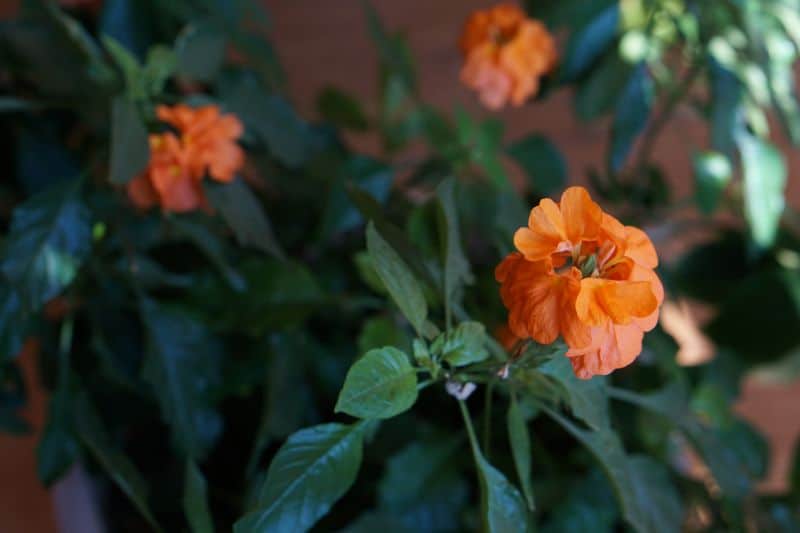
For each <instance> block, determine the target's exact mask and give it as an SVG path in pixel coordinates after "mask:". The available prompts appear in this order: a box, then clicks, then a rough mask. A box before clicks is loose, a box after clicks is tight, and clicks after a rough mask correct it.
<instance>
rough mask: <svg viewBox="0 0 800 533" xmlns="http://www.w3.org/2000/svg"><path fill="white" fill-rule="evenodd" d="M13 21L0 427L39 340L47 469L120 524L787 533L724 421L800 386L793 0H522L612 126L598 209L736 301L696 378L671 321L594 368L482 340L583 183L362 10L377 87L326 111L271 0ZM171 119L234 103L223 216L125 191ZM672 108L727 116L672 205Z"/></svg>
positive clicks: (554, 153) (50, 477) (51, 10)
mask: <svg viewBox="0 0 800 533" xmlns="http://www.w3.org/2000/svg"><path fill="white" fill-rule="evenodd" d="M20 4H21V5H20V9H19V12H18V13H17V15H16V17H15V18H14V19H11V20H5V21H2V22H0V57H2V59H3V61H2V67H0V124H2V126H3V127H2V130H1V131H2V132H3V133H1V134H0V135H2V136H3V138H4V139H5V141H6V142H4V143H2V145H1V146H2V148H0V150H2V151H3V153H4V155H5V156H6V160H7V161H9V162H11V164H10V165H9V166H8V171H9V173H10V176H9V178H8V179H6V180H4V181H3V183H2V184H0V197H2V199H3V202H2V206H3V210H2V213H1V214H2V217H3V222H4V223H3V228H4V234H3V237H2V256H1V257H0V297H1V298H2V301H0V346H2V348H3V350H4V351H3V355H4V356H5V357H4V359H3V360H2V362H0V363H2V373H0V377H1V378H2V380H3V387H2V392H0V415H2V416H0V423H1V424H0V425H1V427H2V428H3V429H4V430H5V431H7V432H10V433H20V432H24V431H25V430H26V429H27V428H26V425H25V423H24V421H23V420H22V419H21V418H20V414H19V410H20V409H21V407H22V406H24V404H25V390H24V382H23V380H22V379H21V377H20V370H19V362H18V360H17V358H16V357H17V355H18V354H19V353H20V352H21V351H23V346H26V347H27V346H29V345H30V343H31V342H35V343H36V344H37V345H38V346H40V349H39V350H38V352H37V354H38V368H39V370H40V374H41V376H40V377H41V381H42V383H44V384H45V385H46V386H47V387H48V388H49V389H50V391H51V397H50V401H49V408H48V420H47V425H46V428H45V430H44V432H43V434H42V436H41V440H40V444H39V450H38V458H39V468H38V473H39V476H40V477H41V478H42V481H43V482H45V483H48V484H50V483H53V482H55V481H57V480H58V479H59V478H60V477H61V476H62V475H63V474H64V473H65V472H66V471H67V470H68V468H69V467H70V466H71V465H72V464H73V463H74V462H76V461H79V462H80V463H81V464H83V465H84V466H85V467H86V468H87V469H89V470H90V472H91V473H92V474H93V479H94V480H95V481H96V483H97V485H98V490H99V491H100V492H99V494H102V501H103V502H104V515H105V519H106V520H107V521H108V523H109V529H110V530H121V529H124V530H135V531H146V530H150V529H152V530H163V531H182V530H191V531H195V532H209V531H215V530H219V531H227V530H230V529H231V528H233V530H234V531H236V532H237V533H249V532H266V531H276V532H277V531H305V530H309V529H315V530H318V531H337V530H342V531H351V532H358V531H375V530H378V529H379V528H383V529H384V530H388V531H401V532H405V531H431V532H433V531H465V530H480V529H483V530H486V531H493V532H508V531H528V530H532V529H534V528H535V529H537V530H538V529H541V530H544V531H584V530H587V531H588V530H591V531H614V530H620V529H621V528H622V527H628V528H631V529H633V530H635V531H639V532H650V531H659V532H661V531H678V530H682V529H689V530H693V529H708V530H732V531H741V530H745V529H751V528H752V527H754V526H755V527H756V528H757V529H763V530H773V528H775V529H774V530H778V529H777V528H778V527H781V528H784V529H785V530H787V531H789V530H797V529H798V528H800V516H799V515H798V511H797V509H798V507H797V506H798V502H800V500H799V499H798V498H800V474H798V472H800V466H798V465H800V456H798V462H797V464H796V465H795V467H794V470H793V474H792V485H791V488H790V492H789V493H788V494H781V495H775V496H771V497H769V498H768V497H765V496H763V495H761V494H759V493H757V492H755V489H754V487H755V484H756V483H757V481H758V480H759V479H761V478H762V477H763V476H764V475H765V471H766V464H767V460H768V457H767V451H766V446H765V444H764V441H763V438H762V437H761V436H760V435H759V434H758V433H757V432H756V431H755V430H754V429H753V428H752V427H750V426H749V425H748V424H746V423H745V422H744V421H742V420H739V419H738V418H737V417H736V416H735V415H734V414H733V413H732V411H731V405H732V403H733V402H734V400H735V399H736V397H737V396H738V393H739V383H740V381H741V380H742V379H743V377H744V376H746V375H747V374H748V373H749V371H750V370H751V369H753V368H755V367H758V368H759V369H761V370H763V369H764V367H769V366H770V365H773V366H775V367H776V368H779V369H784V368H794V371H795V372H796V370H797V368H800V366H798V365H797V364H796V363H795V364H794V366H792V365H791V364H790V363H791V362H792V361H794V360H796V358H797V353H798V349H799V348H800V330H799V329H798V328H797V327H796V325H797V321H798V318H800V255H798V254H800V240H798V238H799V236H798V231H800V222H799V220H800V219H798V215H797V214H796V213H795V212H794V211H793V209H792V208H791V207H790V206H788V205H787V203H786V202H785V200H784V189H785V187H786V182H787V164H786V156H785V154H784V153H783V152H782V151H781V150H780V149H779V148H778V143H776V141H774V140H773V139H774V138H776V137H777V136H778V134H774V133H773V132H772V131H771V130H772V129H774V126H773V124H774V122H773V121H771V120H769V118H770V117H772V116H775V117H777V119H778V120H777V124H779V127H780V132H781V133H780V134H781V135H783V136H785V137H786V138H788V139H789V140H790V141H791V142H793V143H798V142H800V111H798V103H797V99H796V97H795V88H794V77H793V74H792V72H793V71H792V66H793V64H794V61H795V59H796V57H797V55H798V51H799V50H800V15H798V11H799V10H800V2H797V1H796V0H783V1H774V0H740V1H720V2H708V1H703V0H623V1H615V0H602V1H595V2H586V1H585V0H557V1H556V0H547V1H544V0H535V1H534V0H531V1H530V2H527V5H526V9H527V11H528V13H529V14H530V15H531V16H533V17H536V18H538V19H540V20H542V21H544V23H545V24H547V25H548V26H549V27H550V29H551V30H553V31H555V30H559V31H563V35H564V36H565V39H566V42H565V44H564V46H563V47H562V59H561V62H560V66H559V67H558V69H557V70H556V72H554V73H552V74H551V75H550V76H549V77H548V78H547V79H545V80H543V85H542V90H541V91H540V94H539V97H538V98H539V100H540V101H542V102H547V101H548V99H549V98H550V96H551V95H552V94H553V93H557V92H561V91H570V92H571V94H574V108H575V113H576V115H577V116H578V117H579V118H581V119H583V120H586V121H598V120H600V119H601V117H603V116H608V117H609V119H610V120H609V121H605V122H601V123H602V124H607V125H608V152H607V155H606V158H605V164H604V166H603V167H602V168H594V169H589V170H588V171H587V173H586V174H587V175H586V176H581V178H586V179H587V180H589V182H590V183H591V184H592V188H593V189H594V191H595V192H596V193H597V196H598V197H599V198H600V200H599V201H600V202H601V203H602V204H603V205H604V206H607V207H608V209H609V210H610V211H612V212H614V213H615V214H617V215H618V216H619V217H620V218H621V219H622V220H623V221H625V222H626V223H635V224H637V225H640V226H645V227H647V228H648V229H652V230H653V231H652V234H653V235H659V236H660V238H659V240H664V239H669V238H674V237H678V238H680V237H681V235H682V234H683V232H684V229H685V228H687V227H689V228H695V227H700V228H703V229H707V230H710V231H709V232H707V233H708V234H709V237H708V240H707V241H706V242H703V243H701V244H697V243H694V242H691V243H688V244H689V245H690V246H689V247H688V249H687V251H686V252H685V253H682V255H680V256H679V257H671V258H669V259H668V260H667V261H662V265H661V267H660V269H659V273H660V275H661V276H662V278H663V279H664V281H665V285H666V288H667V294H668V295H669V297H670V298H673V299H676V298H679V297H688V298H693V299H695V300H699V301H701V302H704V303H707V304H709V305H713V306H715V309H716V314H715V317H714V319H713V320H712V322H711V323H710V324H709V325H708V327H707V328H706V332H707V334H708V335H709V336H710V337H711V339H712V340H713V341H714V342H715V343H716V345H717V346H718V349H717V353H716V356H715V358H714V359H713V360H712V362H710V363H708V364H705V365H703V366H698V367H681V366H678V365H677V364H676V362H675V351H676V346H675V344H674V343H673V342H672V340H671V338H670V337H669V336H668V335H667V334H666V333H665V332H664V331H662V330H661V329H660V328H658V329H656V331H654V332H653V333H651V334H649V335H648V336H646V337H645V347H644V351H643V354H642V356H641V357H640V358H639V360H638V361H637V363H636V364H635V365H633V366H631V367H628V368H626V369H624V370H622V371H619V372H617V373H615V374H614V375H612V376H608V377H595V378H594V379H592V380H590V381H582V380H579V379H577V378H576V377H575V376H574V375H573V373H572V370H571V368H570V364H569V361H568V360H567V358H566V357H565V356H564V353H565V347H564V346H563V345H562V344H561V343H560V342H557V343H556V344H554V345H552V346H539V345H537V344H535V343H532V342H520V343H517V344H516V345H514V346H513V347H512V346H505V347H504V346H503V345H502V344H501V341H500V339H501V336H500V335H499V334H498V339H495V337H494V334H495V333H496V332H497V331H498V327H499V326H500V325H501V324H503V323H504V321H505V312H504V310H503V309H502V306H501V304H500V300H499V297H498V294H497V285H496V283H495V282H494V276H493V270H494V267H495V266H496V265H497V263H498V262H499V260H500V259H501V258H502V256H503V255H504V254H505V253H507V252H508V250H509V249H510V244H511V237H512V234H513V231H514V230H515V229H516V228H517V227H519V226H522V225H524V224H525V221H526V218H527V207H530V206H532V205H534V204H535V203H536V202H537V201H538V200H539V199H540V198H541V197H542V196H544V195H548V196H549V195H554V194H557V193H558V192H559V191H560V190H561V189H563V187H564V186H565V185H566V181H567V175H568V170H569V172H570V175H572V176H573V177H575V176H577V175H578V172H583V171H584V169H577V168H571V167H570V166H569V164H568V163H569V162H568V161H567V160H566V159H565V158H564V156H562V155H561V153H560V152H559V148H558V147H557V146H556V145H555V144H554V143H553V142H552V141H551V140H550V139H548V138H547V137H546V136H544V135H543V134H542V133H541V132H539V131H530V132H526V134H525V135H522V136H521V137H520V138H519V139H515V140H512V141H510V142H506V139H505V137H504V134H503V123H502V121H500V120H498V119H496V118H487V117H485V116H472V115H470V114H469V113H468V112H467V111H466V110H464V109H461V108H456V109H453V110H442V109H436V108H434V107H432V106H430V105H429V104H427V103H426V102H425V101H424V100H423V98H422V96H421V93H420V91H419V87H418V80H417V74H416V70H415V66H414V59H413V57H412V56H411V54H410V51H409V47H408V45H407V43H406V41H405V39H404V38H403V37H402V35H400V34H394V33H391V32H390V31H389V30H388V29H387V28H386V27H385V26H384V24H383V22H382V21H381V20H380V18H379V17H378V15H377V13H376V12H375V11H374V10H373V9H372V8H371V7H370V6H369V5H368V4H365V11H366V20H367V26H368V31H369V35H370V37H371V38H372V40H373V41H374V44H375V47H376V49H377V56H378V59H379V62H380V78H379V80H377V84H378V86H379V89H380V93H379V94H380V97H379V100H378V102H376V103H375V104H376V105H374V106H372V105H366V104H364V103H363V102H362V101H361V100H360V99H359V98H357V97H356V96H354V95H351V94H348V93H347V92H346V91H342V90H340V89H338V88H333V87H328V88H326V89H324V91H323V92H322V94H321V95H320V96H319V98H318V100H317V106H318V110H319V115H320V116H321V118H322V120H321V121H319V122H315V121H313V120H310V119H309V117H303V116H300V114H298V112H297V111H296V110H295V108H294V107H293V105H292V103H291V94H287V92H286V84H285V80H284V75H283V71H282V69H281V67H280V65H279V63H278V61H277V59H276V57H277V56H276V53H275V50H274V48H273V44H272V43H271V42H270V40H269V38H268V37H269V17H268V14H267V13H266V12H265V11H264V10H263V9H262V8H261V7H260V3H256V2H250V1H248V0H236V1H232V2H214V1H210V0H180V1H175V2H172V1H170V2H161V1H156V0H143V1H138V0H137V1H133V0H106V1H105V2H103V6H102V8H100V9H99V10H95V11H93V10H92V9H89V8H85V7H80V6H79V7H72V8H60V7H59V6H58V5H57V4H56V3H55V2H53V1H51V0H24V1H22V2H20ZM453 16H454V19H453V21H452V24H453V26H454V27H457V26H460V24H461V22H462V20H461V18H463V17H464V16H466V14H465V13H463V14H456V13H454V14H453ZM277 46H280V44H279V43H278V44H277ZM453 46H454V47H455V43H454V45H453ZM453 81H454V83H455V82H456V80H455V79H454V80H453ZM178 102H183V103H188V104H190V105H208V104H214V105H218V106H219V107H220V108H221V109H223V110H224V111H225V112H226V113H232V114H235V115H236V116H238V117H239V119H240V120H241V121H242V122H243V123H244V125H245V133H244V135H243V136H242V138H241V145H242V146H243V148H244V149H245V151H246V159H247V162H248V164H247V165H246V167H245V169H244V170H243V171H242V172H241V173H240V174H239V175H238V176H237V177H236V179H235V180H234V181H233V182H232V183H230V184H220V183H214V184H206V187H205V194H206V195H207V197H208V199H209V204H210V209H208V210H201V211H197V212H195V213H189V214H175V213H169V212H161V211H158V210H150V211H142V210H137V209H135V208H134V207H133V205H132V204H131V202H130V201H129V199H128V198H127V195H126V192H125V185H126V184H127V183H129V182H130V181H131V180H132V179H133V178H134V177H136V176H137V175H138V174H139V173H140V172H141V171H142V170H143V169H144V166H145V165H147V162H148V159H149V157H150V149H149V146H148V140H147V135H148V133H155V132H160V131H163V127H162V126H163V125H160V124H159V122H158V121H157V120H156V116H155V108H156V106H158V105H160V104H175V103H178ZM545 105H546V104H545ZM677 109H681V110H688V111H690V112H691V113H693V116H694V117H695V119H696V120H697V121H698V122H699V123H701V124H707V125H708V129H709V139H708V142H707V143H706V144H705V145H702V146H694V147H691V153H689V154H687V160H691V161H692V165H691V169H690V168H687V169H686V172H687V173H688V172H691V171H693V172H694V177H695V182H694V185H695V187H694V190H693V192H692V193H691V194H690V195H689V196H688V197H687V198H685V199H680V198H673V197H672V194H671V190H670V187H669V186H667V185H666V181H665V177H664V176H663V174H662V172H661V170H660V169H659V166H658V164H657V163H656V161H655V158H654V157H653V151H654V146H655V145H656V141H657V140H658V138H659V135H660V133H661V132H662V131H663V128H664V126H665V125H666V124H667V123H669V121H670V119H671V117H673V115H674V113H675V111H676V110H677ZM451 111H452V113H451ZM351 134H360V135H363V134H370V135H374V136H375V137H376V138H378V139H380V141H381V144H382V151H381V152H382V153H381V155H380V157H376V156H367V155H365V154H361V153H358V152H357V151H355V150H353V149H351V148H350V147H349V145H348V143H347V142H346V140H347V138H348V137H347V135H351ZM422 149H424V150H423V151H424V156H423V157H422V158H421V159H416V157H418V155H419V153H420V150H422ZM409 154H412V155H413V156H414V158H415V159H409ZM409 160H412V161H413V163H412V164H411V166H412V168H410V169H409V163H408V161H409ZM512 172H516V174H513V175H519V174H523V175H524V176H525V178H526V179H525V180H519V182H515V181H514V180H513V179H511V178H510V177H509V176H511V175H512ZM520 183H522V186H520ZM687 202H688V204H689V205H687ZM692 206H694V207H696V208H697V209H696V210H691V211H692V213H691V214H690V215H689V216H686V211H687V207H692ZM32 339H36V341H33V340H32ZM26 340H27V342H26ZM29 351H30V350H29ZM778 365H783V366H778ZM784 373H785V371H784ZM354 419H355V420H354ZM688 450H693V451H694V453H695V455H696V456H697V457H698V458H699V461H701V462H702V463H703V464H704V465H707V467H708V468H705V469H702V470H703V475H702V476H701V477H699V478H698V477H697V476H696V475H695V473H693V472H691V471H689V470H688V469H687V468H686V457H687V453H688ZM697 517H702V520H701V522H702V523H696V522H697V521H698V520H700V519H698V518H697ZM122 524H124V526H123V525H122Z"/></svg>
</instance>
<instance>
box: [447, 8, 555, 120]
mask: <svg viewBox="0 0 800 533" xmlns="http://www.w3.org/2000/svg"><path fill="white" fill-rule="evenodd" d="M460 44H461V51H462V53H463V54H464V57H465V63H464V67H463V68H462V70H461V81H462V82H463V83H464V84H465V85H467V86H468V87H470V88H471V89H474V90H476V91H478V93H479V94H480V98H481V101H482V102H483V103H484V105H486V107H488V108H490V109H500V108H501V107H503V106H504V105H506V103H507V102H509V101H510V102H511V103H512V104H513V105H515V106H520V105H522V104H523V103H524V102H525V100H527V99H528V98H530V97H531V96H534V95H535V94H536V93H537V91H538V90H539V78H541V77H542V76H543V75H545V74H547V73H549V72H550V71H552V70H553V68H554V67H555V65H556V61H557V59H558V54H557V52H556V44H555V40H554V39H553V37H552V35H550V33H549V32H548V31H547V28H546V27H545V26H544V25H543V24H542V23H541V22H539V21H537V20H533V19H529V18H527V17H526V16H525V12H524V11H522V9H520V8H519V7H518V6H515V5H513V4H499V5H497V6H494V7H492V8H489V9H486V10H482V11H476V12H474V13H473V14H472V15H470V17H469V18H468V19H467V22H466V24H465V25H464V31H463V33H462V35H461V43H460Z"/></svg>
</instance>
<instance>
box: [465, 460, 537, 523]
mask: <svg viewBox="0 0 800 533" xmlns="http://www.w3.org/2000/svg"><path fill="white" fill-rule="evenodd" d="M475 462H476V463H477V466H478V477H479V480H480V482H481V483H480V484H481V494H482V498H483V501H484V504H483V505H484V509H486V517H485V518H486V530H487V531H489V533H511V532H514V531H517V532H520V533H524V532H526V531H528V512H527V510H526V508H525V502H524V501H523V499H522V496H521V495H520V493H519V491H518V490H517V489H516V487H514V485H512V484H511V483H509V482H508V480H507V479H506V477H505V476H504V475H503V473H502V472H500V471H499V470H497V469H496V468H494V467H493V466H492V465H491V464H489V462H488V461H487V460H486V459H485V458H484V457H483V455H482V454H480V452H478V453H477V454H476V457H475Z"/></svg>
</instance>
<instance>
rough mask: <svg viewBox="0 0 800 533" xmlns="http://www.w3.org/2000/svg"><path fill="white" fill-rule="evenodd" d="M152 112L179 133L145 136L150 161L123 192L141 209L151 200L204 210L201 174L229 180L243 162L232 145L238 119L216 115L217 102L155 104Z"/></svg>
mask: <svg viewBox="0 0 800 533" xmlns="http://www.w3.org/2000/svg"><path fill="white" fill-rule="evenodd" d="M156 115H157V116H158V118H159V119H161V120H162V121H164V122H166V123H168V124H170V125H171V126H173V127H174V128H175V129H176V130H177V131H178V133H179V134H180V137H178V136H176V135H175V134H174V133H172V132H166V133H162V134H154V135H150V162H149V164H148V166H147V169H145V171H144V172H143V173H142V174H141V175H139V176H137V177H136V178H135V179H133V180H131V182H130V183H129V184H128V196H129V197H130V199H131V201H132V202H133V203H134V205H136V206H137V207H140V208H144V209H146V208H150V207H152V206H154V205H156V204H160V205H161V208H162V209H163V210H165V211H175V212H186V211H194V210H196V209H199V208H208V202H207V201H206V198H205V194H204V193H203V186H202V182H203V178H204V177H205V176H206V174H208V175H209V176H210V177H211V178H212V179H214V180H216V181H219V182H223V183H228V182H230V181H231V180H233V178H234V177H235V176H236V173H237V172H238V171H239V169H240V168H241V167H242V165H243V163H244V152H243V151H242V149H241V148H240V147H239V145H238V144H236V139H237V138H238V137H239V136H241V134H242V130H243V128H242V124H241V122H239V120H238V119H237V118H236V117H235V116H233V115H221V114H220V112H219V108H218V107H217V106H205V107H199V108H191V107H189V106H186V105H177V106H174V107H167V106H159V107H158V108H157V109H156Z"/></svg>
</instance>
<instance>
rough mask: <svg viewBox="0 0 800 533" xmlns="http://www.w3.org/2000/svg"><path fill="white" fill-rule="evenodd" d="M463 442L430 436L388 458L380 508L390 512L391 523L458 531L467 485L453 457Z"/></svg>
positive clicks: (429, 529) (381, 486)
mask: <svg viewBox="0 0 800 533" xmlns="http://www.w3.org/2000/svg"><path fill="white" fill-rule="evenodd" d="M461 443H462V441H461V439H459V438H455V439H453V438H438V439H437V438H431V437H429V438H425V439H422V440H416V441H414V442H412V443H411V444H409V445H408V446H406V447H405V448H403V449H402V450H400V451H399V452H398V453H396V454H395V455H393V456H392V457H390V458H389V459H388V460H387V462H386V470H385V473H384V476H383V478H382V479H381V481H380V483H379V484H378V502H379V505H378V508H379V510H380V511H383V512H384V513H386V514H388V515H389V517H390V518H388V519H387V520H386V521H387V522H388V523H390V524H397V525H400V524H402V525H403V526H404V527H405V528H407V530H410V531H458V529H459V524H458V521H457V520H456V517H457V515H458V511H459V509H460V508H461V507H462V506H463V505H464V504H465V503H466V500H467V486H466V483H465V482H464V480H463V479H462V477H461V476H460V475H459V472H458V467H457V465H455V464H454V463H453V462H452V461H451V459H452V457H453V454H454V453H456V451H457V449H458V447H459V445H461ZM380 511H379V512H380ZM376 523H377V522H376Z"/></svg>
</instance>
